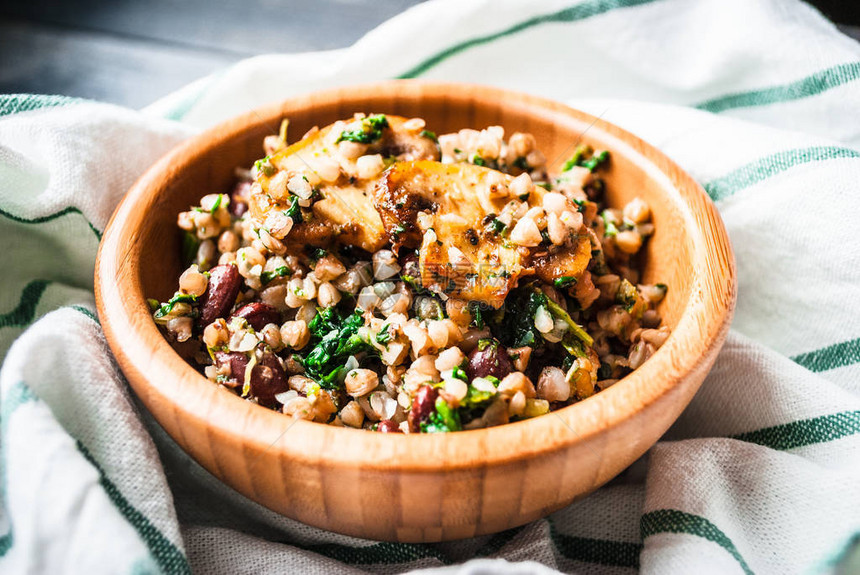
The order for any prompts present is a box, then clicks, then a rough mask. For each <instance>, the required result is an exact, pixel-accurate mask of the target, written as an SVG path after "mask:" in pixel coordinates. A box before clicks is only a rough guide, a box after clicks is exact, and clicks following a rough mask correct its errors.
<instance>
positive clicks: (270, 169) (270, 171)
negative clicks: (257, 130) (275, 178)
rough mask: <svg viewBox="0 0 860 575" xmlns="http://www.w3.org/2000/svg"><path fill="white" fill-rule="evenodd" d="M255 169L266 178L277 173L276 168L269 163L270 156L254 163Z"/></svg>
mask: <svg viewBox="0 0 860 575" xmlns="http://www.w3.org/2000/svg"><path fill="white" fill-rule="evenodd" d="M254 168H256V170H257V173H259V174H263V175H264V176H266V177H270V176H272V175H274V173H275V166H273V165H272V163H271V162H270V161H269V156H266V157H265V158H263V159H262V160H257V161H256V162H254Z"/></svg>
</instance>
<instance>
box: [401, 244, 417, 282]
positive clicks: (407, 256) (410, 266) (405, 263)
mask: <svg viewBox="0 0 860 575" xmlns="http://www.w3.org/2000/svg"><path fill="white" fill-rule="evenodd" d="M397 260H398V261H397V263H399V264H400V273H401V274H402V275H407V276H412V277H419V276H420V275H421V268H420V267H419V266H418V254H416V253H415V250H408V249H407V250H402V253H401V254H400V256H399V257H398V258H397Z"/></svg>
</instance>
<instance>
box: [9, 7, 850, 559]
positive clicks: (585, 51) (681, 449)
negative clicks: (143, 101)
mask: <svg viewBox="0 0 860 575" xmlns="http://www.w3.org/2000/svg"><path fill="white" fill-rule="evenodd" d="M391 77H421V78H430V79H445V80H460V81H469V82H482V83H487V84H493V85H498V86H503V87H507V88H512V89H517V90H523V91H529V92H534V93H537V94H541V95H544V96H548V97H552V98H555V99H558V100H561V101H565V102H568V103H570V104H571V105H573V106H575V107H580V108H582V109H585V110H586V111H589V112H591V113H594V114H595V115H600V116H602V117H603V118H605V119H606V120H609V121H610V122H615V123H617V124H619V125H621V126H622V127H625V128H627V129H629V130H630V131H632V132H634V133H636V134H637V135H639V136H641V137H643V138H644V139H645V140H647V141H649V142H651V143H652V144H655V145H656V146H658V147H659V148H661V149H662V150H664V151H665V152H666V153H667V154H668V155H669V156H671V157H673V158H674V159H675V160H677V161H678V162H679V163H680V164H681V165H682V166H683V167H684V168H686V169H687V170H689V171H690V173H691V174H692V175H693V176H694V177H696V178H697V179H698V180H699V181H700V182H702V183H703V185H704V186H705V188H706V189H707V191H708V192H709V194H710V195H711V196H712V197H713V198H714V199H715V201H716V203H717V206H718V208H719V210H720V212H721V214H722V217H723V218H724V220H725V222H726V226H727V228H728V230H729V234H730V236H731V239H732V242H733V245H734V248H735V252H736V256H737V264H738V273H739V298H738V306H737V312H736V316H735V320H734V324H733V329H732V332H731V334H730V336H729V338H728V341H727V342H726V345H725V347H724V349H723V351H722V352H721V354H720V356H719V358H718V360H717V362H716V365H715V367H714V369H713V371H712V373H711V374H710V375H709V377H708V378H707V380H706V381H705V383H704V385H703V386H702V389H701V390H700V392H699V393H698V395H697V396H696V397H695V399H694V400H693V402H692V404H691V405H690V406H689V408H688V409H687V410H686V411H685V412H684V414H683V415H682V416H681V418H680V419H679V420H678V422H677V423H676V424H675V425H674V426H673V427H672V428H671V430H670V431H669V432H668V433H667V434H666V436H665V437H664V438H663V440H661V441H660V442H659V443H658V444H657V445H655V446H654V447H653V449H651V450H650V451H649V452H648V454H647V455H646V456H645V457H643V458H642V460H640V461H639V462H637V463H636V464H634V465H633V466H632V467H631V468H629V469H628V470H627V471H625V472H624V473H623V474H622V475H621V476H620V477H619V478H617V479H615V480H613V481H612V482H611V483H610V484H609V485H607V486H605V487H603V488H602V489H600V490H598V491H597V492H596V493H594V494H592V495H591V496H589V497H587V498H586V499H584V500H582V501H580V502H577V503H576V504H574V505H571V506H570V507H568V508H566V509H563V510H561V511H559V512H557V513H555V514H553V515H551V516H550V517H548V518H547V519H545V520H540V521H537V522H534V523H532V524H529V525H527V526H525V527H522V528H519V529H514V530H511V531H509V532H505V533H502V534H498V535H495V536H486V537H481V538H477V539H474V540H466V541H458V542H451V543H443V544H436V545H400V544H390V543H374V542H371V541H362V540H357V539H351V538H347V537H343V536H340V535H336V534H332V533H327V532H323V531H320V530H317V529H314V528H311V527H307V526H304V525H302V524H299V523H297V522H295V521H291V520H288V519H286V518H283V517H280V516H278V515H276V514H274V513H272V512H270V511H268V510H266V509H264V508H262V507H260V506H258V505H256V504H254V503H252V502H250V501H249V500H247V499H245V498H244V497H242V496H240V495H238V494H237V493H235V492H233V491H232V490H230V489H229V488H227V487H225V486H224V485H222V484H220V483H219V482H218V481H217V480H215V479H214V478H213V477H211V476H210V475H209V474H208V473H207V472H205V471H204V470H202V469H201V468H200V467H199V466H197V465H196V464H195V463H194V462H193V461H192V460H190V459H189V457H188V456H186V455H185V454H184V453H183V452H182V451H181V450H179V449H178V448H177V447H176V445H175V444H174V443H173V442H172V441H171V440H170V439H169V438H168V437H167V436H166V435H165V433H164V432H163V431H162V430H161V429H160V428H159V427H158V425H157V424H155V423H154V422H153V421H152V419H151V418H150V417H149V416H148V414H147V413H146V412H145V410H143V409H142V408H141V407H140V406H139V405H138V404H137V403H136V402H135V399H134V398H133V395H132V394H131V393H130V391H129V389H128V387H127V385H126V384H125V382H124V380H123V378H122V376H121V374H120V373H119V371H118V370H117V368H116V366H115V364H114V363H113V361H112V359H111V356H110V353H109V350H108V348H107V347H106V344H105V340H104V337H103V335H102V332H101V329H100V327H99V324H98V321H97V320H96V318H95V316H94V314H93V309H94V307H93V296H92V271H93V262H94V258H95V254H96V248H97V244H98V238H99V236H100V230H103V229H104V226H105V225H106V223H107V221H108V218H109V217H110V214H111V212H112V210H113V209H114V207H115V206H116V204H117V202H118V201H119V199H120V197H121V196H122V194H123V193H124V192H125V190H126V189H128V187H129V186H130V185H131V184H132V182H133V181H134V179H135V178H136V177H137V176H138V175H140V174H141V173H142V172H143V171H144V170H145V169H146V168H147V167H148V166H149V165H151V164H152V163H153V162H154V161H155V160H156V159H157V158H158V157H159V156H161V155H162V154H163V153H165V152H167V151H168V150H169V149H170V148H171V147H172V146H173V145H175V144H177V143H178V142H180V141H181V140H182V139H183V138H185V137H187V136H189V135H191V134H193V133H194V132H195V131H197V130H199V129H201V128H203V127H206V126H210V125H213V124H215V123H217V122H219V121H222V120H224V119H226V118H228V117H230V116H232V115H235V114H237V113H239V112H242V111H245V110H248V109H250V108H252V107H254V106H257V105H260V104H264V103H267V102H269V101H272V100H278V99H282V98H285V97H289V96H292V95H296V94H299V93H303V92H307V91H311V90H315V89H320V88H325V87H331V86H335V85H343V84H350V83H357V82H369V81H373V80H378V79H383V78H391ZM858 77H860V45H858V44H857V43H856V42H854V41H852V40H850V39H848V38H846V37H844V36H842V35H840V34H839V33H838V32H837V31H836V30H835V28H834V27H833V26H832V25H831V24H830V23H828V22H827V21H826V20H825V19H824V18H823V17H822V16H820V15H819V14H818V13H817V12H816V11H815V10H813V9H812V8H810V7H809V6H807V5H805V4H802V3H800V2H798V1H795V0H756V1H750V0H695V1H690V0H581V1H579V2H573V1H572V0H568V1H558V0H552V1H549V0H548V1H544V2H539V3H538V2H534V3H525V2H516V1H513V0H482V1H474V2H463V1H461V0H452V1H448V0H439V1H434V2H428V3H426V4H422V5H419V6H418V7H416V8H413V9H411V10H409V11H408V12H405V13H404V14H402V15H400V16H398V17H396V18H394V19H393V20H391V21H389V22H387V23H385V24H383V25H382V26H380V27H379V28H378V29H376V30H375V31H373V32H371V33H370V34H368V35H367V36H366V37H365V38H363V39H362V40H361V41H360V42H358V43H357V44H356V45H355V46H353V47H352V48H349V49H345V50H339V51H333V52H326V53H317V54H299V55H271V56H262V57H258V58H253V59H250V60H247V61H244V62H241V63H239V64H237V65H235V66H233V67H231V68H229V69H228V70H225V71H224V72H222V73H220V74H216V75H213V76H212V77H209V78H206V79H204V80H201V81H199V82H196V83H195V84H192V85H191V86H189V87H187V88H186V89H184V90H182V91H180V92H179V93H177V94H174V95H172V96H170V97H168V98H166V99H164V100H162V101H160V102H158V103H156V104H155V105H153V106H151V107H150V108H148V109H147V110H144V111H143V112H135V111H130V110H124V109H121V108H117V107H114V106H109V105H104V104H97V103H93V102H84V101H79V100H74V99H68V98H58V97H30V96H3V97H0V238H2V240H3V246H4V249H3V254H4V255H3V263H4V265H3V268H4V273H3V274H2V276H0V354H5V358H4V361H3V365H2V370H0V442H2V458H0V465H2V476H0V495H2V507H0V570H2V571H3V572H4V573H24V572H28V573H59V572H69V573H80V572H86V573H120V572H135V573H150V572H153V573H155V572H166V573H184V572H188V571H190V570H194V571H199V572H206V573H209V572H213V573H219V572H223V573H233V572H247V573H251V572H254V573H256V572H263V571H274V570H278V571H287V572H291V571H302V572H309V573H328V572H333V571H343V572H346V573H361V572H377V573H395V572H402V571H408V570H414V569H420V568H429V569H432V570H433V571H432V572H434V573H463V574H465V573H470V574H478V573H494V572H499V573H511V574H513V573H550V572H555V571H556V570H557V571H563V572H575V573H631V572H633V571H635V570H637V569H639V570H641V571H642V572H645V573H699V574H706V573H832V572H834V573H835V572H844V573H850V572H860V550H858V544H860V383H858V381H860V321H858V319H860V240H858V234H857V231H856V218H857V214H858V211H860V199H858V194H857V193H856V189H857V185H858V184H857V182H858V181H860V147H858V146H860V121H858V120H860V84H858ZM13 341H14V344H13ZM10 346H11V347H10ZM0 357H2V356H0ZM475 558H480V559H475ZM470 560H472V561H470ZM840 570H841V571H840Z"/></svg>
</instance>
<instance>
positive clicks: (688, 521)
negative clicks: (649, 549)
mask: <svg viewBox="0 0 860 575" xmlns="http://www.w3.org/2000/svg"><path fill="white" fill-rule="evenodd" d="M639 529H640V531H641V533H642V540H643V541H644V540H645V539H646V538H647V537H650V536H652V535H658V534H660V533H681V534H686V535H694V536H696V537H701V538H703V539H707V540H708V541H713V542H714V543H716V544H717V545H719V546H720V547H722V548H723V549H725V550H726V551H728V552H729V554H730V555H731V556H732V557H734V558H735V559H736V560H737V562H738V563H739V564H740V566H741V569H743V570H744V573H746V574H747V575H752V573H753V571H752V569H750V567H749V565H747V562H746V561H744V558H743V557H742V556H741V554H740V551H738V549H737V547H735V544H734V543H732V540H731V539H729V537H728V536H727V535H726V534H725V533H723V531H722V530H721V529H720V528H719V527H717V526H716V525H714V524H713V523H711V522H710V521H708V520H707V519H705V518H704V517H700V516H699V515H693V514H692V513H686V512H684V511H678V510H677V509H658V510H656V511H649V512H648V513H646V514H645V515H643V516H642V518H641V519H640V520H639Z"/></svg>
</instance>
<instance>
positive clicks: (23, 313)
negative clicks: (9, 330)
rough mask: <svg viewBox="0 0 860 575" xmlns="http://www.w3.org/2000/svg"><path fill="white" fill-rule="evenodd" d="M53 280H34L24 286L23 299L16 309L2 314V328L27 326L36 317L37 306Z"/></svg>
mask: <svg viewBox="0 0 860 575" xmlns="http://www.w3.org/2000/svg"><path fill="white" fill-rule="evenodd" d="M50 283H51V282H50V281H48V280H33V281H31V282H30V283H28V284H27V285H26V286H24V290H23V291H22V292H21V299H20V300H19V301H18V305H17V306H15V309H13V310H12V311H8V312H6V313H4V314H2V315H0V328H2V327H27V326H28V325H30V323H31V322H32V321H33V318H34V317H36V307H37V306H38V305H39V301H41V299H42V295H43V294H44V293H45V289H46V288H47V287H48V285H49V284H50Z"/></svg>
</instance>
